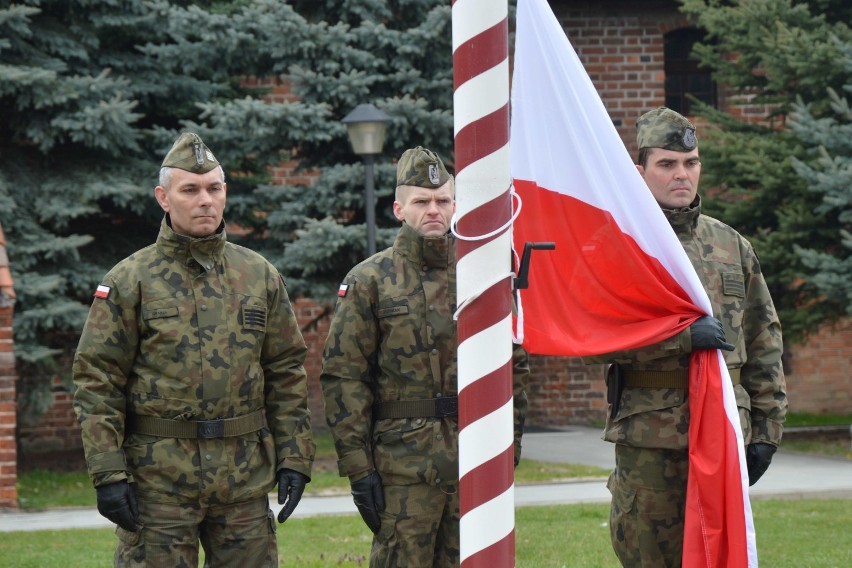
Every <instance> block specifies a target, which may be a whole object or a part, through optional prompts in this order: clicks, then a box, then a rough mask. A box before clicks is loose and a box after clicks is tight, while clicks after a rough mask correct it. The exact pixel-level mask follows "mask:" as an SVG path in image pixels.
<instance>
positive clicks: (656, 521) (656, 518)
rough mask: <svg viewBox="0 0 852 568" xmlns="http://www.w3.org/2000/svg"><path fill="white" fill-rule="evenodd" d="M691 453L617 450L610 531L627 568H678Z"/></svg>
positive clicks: (610, 485)
mask: <svg viewBox="0 0 852 568" xmlns="http://www.w3.org/2000/svg"><path fill="white" fill-rule="evenodd" d="M688 471H689V454H688V452H687V451H686V450H682V451H681V450H661V449H654V448H632V447H630V446H625V445H622V444H616V446H615V470H613V472H612V474H611V475H610V476H609V481H608V482H607V488H608V489H609V491H610V493H612V507H611V509H610V517H609V530H610V537H611V539H612V547H613V549H614V550H615V554H616V556H618V559H619V560H620V561H621V565H622V566H625V567H630V568H633V567H640V566H641V567H653V568H679V567H680V565H681V557H682V555H683V518H684V511H685V508H686V481H687V473H688Z"/></svg>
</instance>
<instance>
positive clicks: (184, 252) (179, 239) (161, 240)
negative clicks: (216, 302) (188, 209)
mask: <svg viewBox="0 0 852 568" xmlns="http://www.w3.org/2000/svg"><path fill="white" fill-rule="evenodd" d="M227 240H228V239H227V233H226V232H225V222H224V221H222V224H221V225H219V228H218V229H217V230H216V232H215V233H213V234H212V235H210V236H209V237H201V238H195V237H187V236H184V235H179V234H177V233H176V232H175V231H174V229H172V226H171V219H170V218H169V214H168V213H166V215H165V217H163V220H162V222H161V223H160V234H159V235H157V249H158V250H159V251H160V252H161V253H163V254H164V255H165V256H167V257H170V258H174V259H175V260H177V261H179V262H180V263H181V264H184V265H189V264H190V261H192V260H194V261H195V262H197V263H198V264H200V265H201V267H202V268H203V269H204V270H205V271H206V272H210V270H212V269H213V267H214V266H216V264H218V263H219V262H221V260H222V251H224V250H225V242H227Z"/></svg>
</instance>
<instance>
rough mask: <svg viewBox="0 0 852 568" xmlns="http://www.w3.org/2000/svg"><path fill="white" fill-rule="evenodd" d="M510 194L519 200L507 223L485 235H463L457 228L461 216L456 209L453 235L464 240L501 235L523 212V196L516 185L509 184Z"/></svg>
mask: <svg viewBox="0 0 852 568" xmlns="http://www.w3.org/2000/svg"><path fill="white" fill-rule="evenodd" d="M509 195H510V196H512V197H513V198H515V199H516V200H517V201H518V209H517V210H516V211H513V212H512V218H511V219H509V220H508V221H506V223H504V224H503V225H501V226H500V227H498V228H496V229H494V230H493V231H491V232H490V233H486V234H484V235H477V236H472V237H468V236H465V235H462V234H460V233H459V232H458V231H457V230H456V224H457V223H458V222H459V220H460V219H461V218H460V217H458V211H456V212H455V213H453V217H452V219H451V220H450V231H452V233H453V235H455V236H456V238H458V239H461V240H463V241H484V240H485V239H490V238H491V237H493V236H495V235H499V234H500V233H502V232H503V231H505V230H506V229H508V228H509V227H511V226H512V223H514V222H515V219H517V218H518V215H519V214H520V213H521V207H522V206H523V203H522V202H521V196H520V195H518V194H517V193H515V186H514V185H510V186H509ZM513 209H514V207H513ZM468 213H470V211H468Z"/></svg>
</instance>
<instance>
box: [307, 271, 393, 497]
mask: <svg viewBox="0 0 852 568" xmlns="http://www.w3.org/2000/svg"><path fill="white" fill-rule="evenodd" d="M345 284H346V285H348V289H347V290H346V295H345V296H343V297H340V298H338V301H337V306H336V308H335V311H334V318H333V319H332V321H331V327H330V329H329V334H328V339H327V340H326V343H325V349H324V351H323V372H322V376H321V378H320V381H321V384H322V391H323V397H324V399H325V413H326V420H327V422H328V425H329V428H330V429H331V433H332V436H333V437H334V446H335V449H336V450H337V456H338V463H337V465H338V470H339V471H340V475H341V476H343V477H349V478H350V479H352V480H353V481H354V480H356V479H358V478H359V477H363V476H364V475H365V474H366V473H368V472H369V471H371V470H373V469H374V465H373V456H372V451H371V446H370V437H371V432H372V424H373V410H372V407H373V391H372V380H373V372H374V368H375V365H376V350H377V348H378V341H379V337H378V333H379V330H378V325H377V323H376V319H375V317H374V315H373V310H372V305H371V304H372V302H371V299H370V295H369V291H368V290H367V289H366V287H365V286H363V285H362V283H361V282H358V281H357V280H355V279H354V278H353V277H351V276H350V277H347V279H346V281H345Z"/></svg>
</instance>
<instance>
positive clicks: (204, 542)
mask: <svg viewBox="0 0 852 568" xmlns="http://www.w3.org/2000/svg"><path fill="white" fill-rule="evenodd" d="M138 504H139V521H140V523H141V524H142V530H140V531H139V532H129V531H126V530H124V529H122V528H121V527H118V528H116V535H117V536H118V546H117V548H116V551H115V566H127V567H143V566H148V567H150V566H168V567H169V568H172V567H175V568H178V567H180V568H197V567H198V543H199V541H200V542H201V546H202V547H203V549H204V556H205V564H204V566H205V567H209V568H219V567H225V566H227V567H231V566H246V567H248V566H251V567H254V566H278V546H277V544H276V540H275V531H276V525H275V518H274V516H273V514H272V511H271V510H270V509H269V499H268V498H267V497H266V496H265V495H264V496H263V497H260V498H258V499H253V500H251V501H243V502H240V503H232V504H228V505H217V506H213V507H201V506H199V505H190V504H187V505H175V504H172V503H151V502H149V501H146V500H143V499H140V500H139V502H138Z"/></svg>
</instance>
